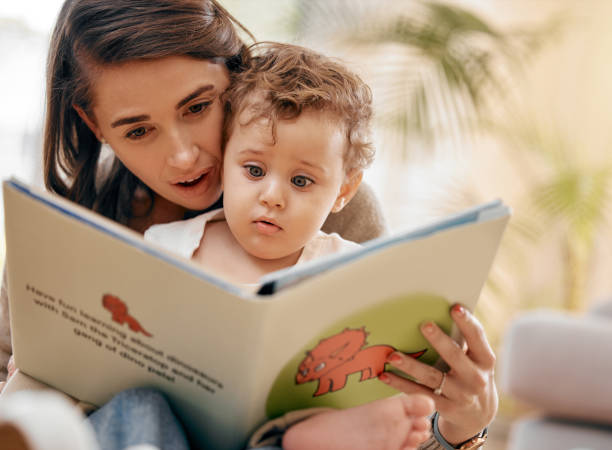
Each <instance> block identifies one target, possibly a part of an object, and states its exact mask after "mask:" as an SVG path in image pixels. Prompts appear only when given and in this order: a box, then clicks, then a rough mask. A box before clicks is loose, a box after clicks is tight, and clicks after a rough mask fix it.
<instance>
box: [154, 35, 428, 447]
mask: <svg viewBox="0 0 612 450" xmlns="http://www.w3.org/2000/svg"><path fill="white" fill-rule="evenodd" d="M257 52H258V53H257ZM255 53H256V54H257V56H255V57H254V59H253V62H252V65H251V66H250V67H249V68H248V69H247V70H246V71H245V72H243V73H240V74H237V75H236V76H235V79H234V80H232V84H231V87H230V89H229V90H228V91H227V92H226V94H225V101H226V103H225V105H226V115H225V123H224V136H223V144H224V145H223V148H224V159H223V172H222V173H223V175H222V178H223V184H224V197H223V210H216V211H211V212H209V213H205V214H202V215H200V216H197V217H195V218H192V219H189V220H182V221H178V222H171V223H168V224H162V225H154V226H153V227H151V228H149V229H148V230H147V231H146V232H145V239H147V240H150V241H153V242H157V243H158V244H161V245H162V246H164V247H166V248H168V249H169V250H171V251H173V252H178V253H180V254H182V255H183V256H185V257H188V258H192V259H193V260H195V261H197V262H199V263H200V264H201V265H202V266H203V267H205V268H206V269H208V270H209V271H210V272H212V273H215V274H217V275H218V276H219V277H222V278H224V279H226V280H228V281H231V282H233V283H236V284H240V285H244V286H249V285H255V286H256V285H257V281H258V280H259V279H260V278H261V276H262V275H265V274H267V273H269V272H272V271H275V270H279V269H282V268H285V267H289V266H293V265H295V264H299V263H302V262H305V261H309V260H312V259H314V258H317V257H321V256H324V255H328V254H331V253H335V252H338V251H345V250H349V249H352V248H355V247H357V246H358V244H355V243H353V242H350V241H346V240H344V239H342V238H341V237H340V236H339V235H337V234H326V233H323V232H322V231H321V226H322V225H323V222H324V221H325V219H326V218H327V216H328V215H329V214H330V213H331V212H337V211H340V210H341V209H342V208H343V207H344V206H345V205H346V204H347V203H348V202H349V201H350V200H351V198H352V197H353V195H354V194H355V192H356V190H357V188H358V186H359V184H360V182H361V179H362V174H363V170H364V169H365V168H366V167H367V166H368V165H369V164H370V162H371V161H372V158H373V155H374V150H373V147H372V144H371V142H370V140H369V139H370V120H371V117H372V108H371V101H372V96H371V92H370V89H369V88H368V86H367V85H366V84H365V83H363V82H362V81H361V79H360V78H359V77H357V76H356V75H355V74H353V73H351V72H350V71H348V70H347V69H346V68H345V67H344V66H342V65H341V64H339V63H337V62H335V61H333V60H331V59H329V58H326V57H324V56H322V55H320V54H317V53H315V52H313V51H311V50H308V49H305V48H301V47H297V46H293V45H286V44H272V43H268V44H264V45H262V44H260V45H259V46H258V47H257V48H256V49H255ZM407 402H408V403H409V404H408V403H407ZM432 409H433V402H431V400H429V399H428V398H426V397H424V396H422V397H421V396H415V397H407V396H398V397H392V398H389V399H384V400H379V401H378V402H373V403H371V404H368V405H363V406H361V407H357V408H351V409H347V410H344V411H329V412H326V413H324V414H320V415H317V416H312V417H311V418H309V419H306V420H303V421H302V422H301V423H300V424H299V425H297V426H295V427H291V428H290V431H288V432H287V433H286V434H285V438H284V440H283V448H286V449H289V448H304V449H309V448H351V449H359V448H371V445H372V444H373V442H376V445H381V444H382V442H381V438H380V436H387V440H386V442H385V444H387V445H384V448H412V447H413V446H414V447H416V445H418V443H420V442H421V441H423V440H425V439H426V438H427V430H428V422H427V418H426V417H425V416H426V415H427V414H429V413H430V412H432ZM407 411H410V412H409V413H408V412H407ZM415 411H417V412H416V413H415ZM414 414H417V415H418V416H412V415H414ZM305 415H306V416H307V415H308V413H307V412H306V414H305ZM294 416H295V415H294ZM298 416H299V417H300V418H301V417H303V416H304V415H298ZM291 422H292V420H289V421H288V422H287V421H285V422H283V424H282V425H281V426H280V428H281V429H283V426H284V427H286V428H289V427H290V426H291ZM275 426H276V427H279V423H278V422H276V424H275Z"/></svg>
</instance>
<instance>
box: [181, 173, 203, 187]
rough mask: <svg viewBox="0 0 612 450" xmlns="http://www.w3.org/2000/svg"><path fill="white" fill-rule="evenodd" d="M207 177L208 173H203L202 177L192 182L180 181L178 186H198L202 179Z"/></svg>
mask: <svg viewBox="0 0 612 450" xmlns="http://www.w3.org/2000/svg"><path fill="white" fill-rule="evenodd" d="M205 175H206V173H202V174H200V176H198V177H196V178H193V179H191V180H186V181H179V182H178V183H177V184H178V185H179V186H183V187H192V186H195V185H196V184H198V183H199V182H200V181H202V179H203V178H204V176H205Z"/></svg>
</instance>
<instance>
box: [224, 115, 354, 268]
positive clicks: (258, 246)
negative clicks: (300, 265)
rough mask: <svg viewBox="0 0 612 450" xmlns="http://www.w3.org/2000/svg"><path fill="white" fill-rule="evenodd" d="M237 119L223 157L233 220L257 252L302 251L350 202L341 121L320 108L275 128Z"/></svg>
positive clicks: (227, 200) (269, 254)
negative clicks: (273, 131)
mask: <svg viewBox="0 0 612 450" xmlns="http://www.w3.org/2000/svg"><path fill="white" fill-rule="evenodd" d="M239 122H240V120H238V121H237V123H236V124H235V126H234V130H233V132H232V135H231V136H230V138H229V140H228V142H227V145H226V148H225V157H224V163H223V164H224V165H223V185H224V194H223V195H224V197H223V207H224V210H225V216H226V219H227V223H228V225H229V227H230V229H231V231H232V233H233V234H234V236H235V237H236V239H237V240H238V242H239V243H240V245H241V246H242V247H243V248H244V249H245V250H246V251H247V252H248V253H250V254H251V255H253V256H256V257H258V258H263V259H278V258H282V257H286V256H289V255H292V254H296V255H299V253H298V252H300V251H301V250H302V248H303V247H304V245H305V244H306V243H307V242H308V241H309V240H310V239H311V238H312V237H314V235H315V234H316V233H317V231H318V230H319V229H320V228H321V226H322V225H323V222H324V221H325V219H326V218H327V216H328V214H329V213H330V211H331V210H332V209H333V208H334V207H335V206H336V207H337V206H339V205H340V203H343V202H344V198H343V195H345V189H343V188H344V187H345V181H346V176H345V170H344V164H343V154H344V150H345V147H346V138H345V136H344V134H343V129H342V127H340V126H338V124H337V122H336V121H334V120H330V118H329V116H328V115H327V114H325V113H320V112H310V111H308V112H304V113H302V114H301V115H300V116H299V117H298V118H297V119H295V120H290V121H286V120H281V121H279V122H278V123H277V126H276V134H277V139H276V143H273V140H272V136H271V131H270V128H269V127H267V126H265V124H262V123H261V122H257V121H254V122H252V123H250V124H248V125H245V126H241V125H239Z"/></svg>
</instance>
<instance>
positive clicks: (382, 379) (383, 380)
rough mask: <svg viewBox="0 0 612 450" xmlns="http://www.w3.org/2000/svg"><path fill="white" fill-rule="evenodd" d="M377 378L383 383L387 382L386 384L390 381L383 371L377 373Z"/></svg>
mask: <svg viewBox="0 0 612 450" xmlns="http://www.w3.org/2000/svg"><path fill="white" fill-rule="evenodd" d="M378 379H379V380H380V381H382V382H383V383H387V384H389V381H390V378H389V375H387V374H386V373H384V372H383V373H381V374H380V375H378Z"/></svg>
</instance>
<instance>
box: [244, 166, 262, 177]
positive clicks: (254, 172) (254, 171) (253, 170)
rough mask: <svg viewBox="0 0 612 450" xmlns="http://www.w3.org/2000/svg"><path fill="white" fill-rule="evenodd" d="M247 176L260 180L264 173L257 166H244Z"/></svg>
mask: <svg viewBox="0 0 612 450" xmlns="http://www.w3.org/2000/svg"><path fill="white" fill-rule="evenodd" d="M245 167H246V170H247V172H248V173H249V175H250V176H251V177H253V178H260V177H263V176H264V171H263V169H262V168H261V167H259V166H245Z"/></svg>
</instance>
